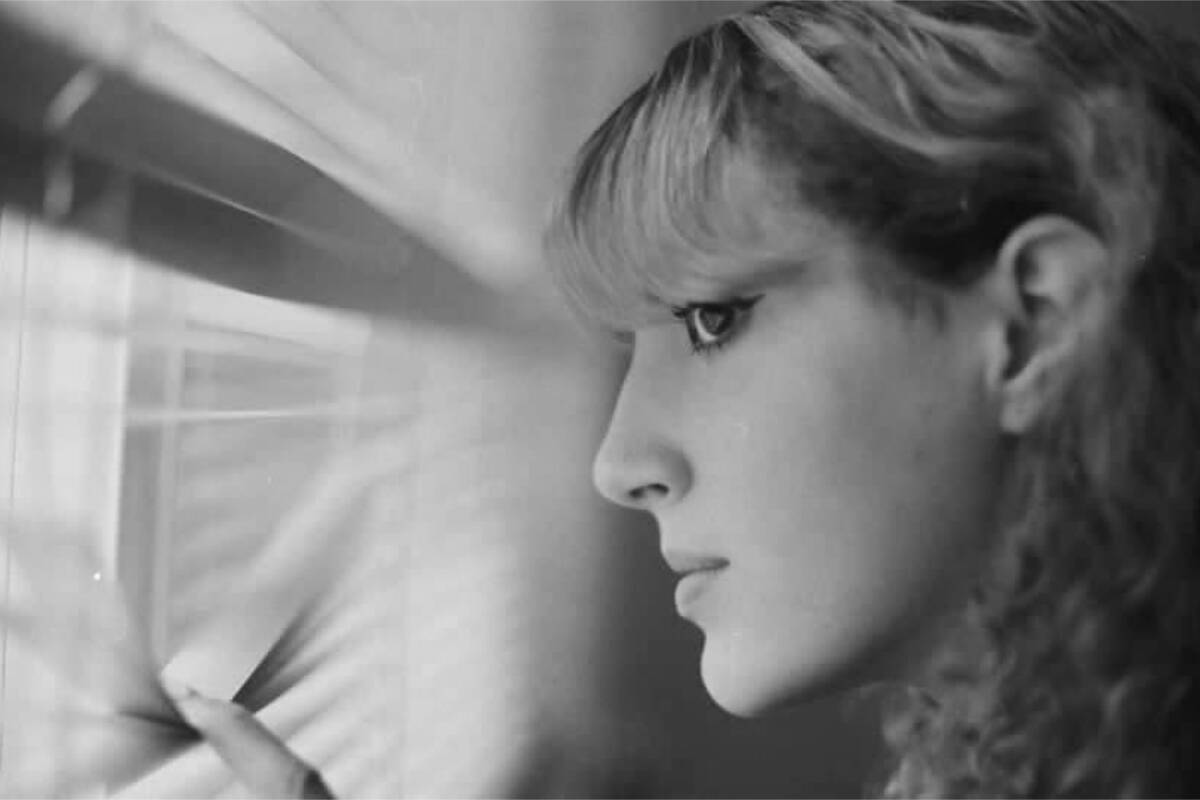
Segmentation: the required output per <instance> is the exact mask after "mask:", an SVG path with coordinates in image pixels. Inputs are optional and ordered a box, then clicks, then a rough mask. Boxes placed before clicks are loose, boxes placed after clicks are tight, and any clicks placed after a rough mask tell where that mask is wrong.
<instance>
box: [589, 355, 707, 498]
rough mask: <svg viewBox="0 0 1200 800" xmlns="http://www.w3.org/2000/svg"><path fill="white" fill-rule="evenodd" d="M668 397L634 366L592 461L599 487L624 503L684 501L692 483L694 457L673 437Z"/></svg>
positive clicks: (627, 376)
mask: <svg viewBox="0 0 1200 800" xmlns="http://www.w3.org/2000/svg"><path fill="white" fill-rule="evenodd" d="M664 400H665V398H661V397H657V396H656V394H655V392H654V391H653V390H652V387H651V386H648V385H647V382H645V381H639V380H637V379H636V378H635V376H634V373H633V372H632V371H631V372H630V373H629V374H627V375H626V377H625V383H624V384H623V385H622V388H621V394H620V396H619V397H618V399H617V404H616V407H615V409H614V410H613V415H612V419H611V420H610V421H609V426H608V432H607V434H606V435H605V437H604V441H603V442H602V443H601V445H600V449H599V450H598V451H597V453H596V458H595V461H594V462H593V463H592V481H593V483H595V485H596V489H597V490H598V491H599V492H600V494H601V495H603V496H604V497H605V498H607V499H608V500H610V501H612V502H613V503H616V504H618V505H622V506H625V507H627V508H632V509H636V510H640V511H656V510H659V509H661V508H663V507H665V506H668V505H670V504H672V503H675V502H678V501H679V499H680V498H682V497H683V496H684V495H685V494H686V493H687V492H688V490H689V489H690V488H691V481H692V472H691V466H690V462H689V461H688V458H687V456H686V454H685V452H684V450H683V448H682V447H681V446H680V445H679V444H678V443H677V442H676V441H674V440H673V439H672V436H671V435H670V431H669V428H668V426H667V425H665V422H666V421H667V419H669V418H670V415H669V409H668V408H667V405H666V403H665V402H663V401H664Z"/></svg>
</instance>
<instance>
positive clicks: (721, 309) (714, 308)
mask: <svg viewBox="0 0 1200 800" xmlns="http://www.w3.org/2000/svg"><path fill="white" fill-rule="evenodd" d="M761 299H762V295H759V296H758V297H738V298H734V299H732V300H724V301H722V302H716V303H687V304H685V305H682V306H672V307H671V316H673V317H675V319H677V320H679V322H680V323H681V324H682V325H683V328H684V330H685V331H687V335H688V341H689V342H690V343H691V345H692V352H693V353H696V354H698V355H706V354H708V353H712V352H714V351H716V350H719V349H721V348H722V347H724V346H725V345H727V344H729V342H730V341H731V340H732V339H733V337H734V336H735V335H736V334H737V332H738V331H739V330H741V328H742V326H743V325H744V324H745V317H746V314H747V312H749V311H750V309H751V308H753V307H754V304H755V303H757V302H758V301H759V300H761ZM704 312H717V313H727V314H730V315H731V318H730V320H729V327H728V329H727V331H726V332H725V333H723V334H721V333H718V334H708V335H710V336H715V337H717V338H715V339H714V341H711V342H706V341H703V339H702V338H701V336H700V333H699V331H698V328H697V324H696V315H697V314H700V313H704Z"/></svg>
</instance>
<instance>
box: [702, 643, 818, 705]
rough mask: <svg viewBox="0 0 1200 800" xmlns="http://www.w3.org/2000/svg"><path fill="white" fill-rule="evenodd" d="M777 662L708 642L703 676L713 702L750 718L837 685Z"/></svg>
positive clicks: (796, 703)
mask: <svg viewBox="0 0 1200 800" xmlns="http://www.w3.org/2000/svg"><path fill="white" fill-rule="evenodd" d="M781 666H783V665H781V664H779V663H778V662H775V663H767V664H763V663H755V660H754V659H752V658H749V657H748V654H746V653H745V652H738V651H737V648H736V647H735V648H731V649H724V650H722V649H718V648H715V647H711V646H710V645H709V643H708V642H706V643H705V647H704V653H703V655H702V656H701V659H700V677H701V680H702V681H703V682H704V688H705V689H706V690H707V691H708V695H709V697H711V698H712V700H713V702H714V703H716V704H717V705H718V706H720V707H721V709H722V710H724V711H725V712H727V713H729V714H732V715H733V716H735V717H741V718H743V719H751V718H754V717H762V716H766V715H769V714H774V713H777V712H780V711H786V710H787V709H789V708H794V707H796V706H798V705H803V704H804V703H805V702H807V701H809V700H813V699H816V698H818V697H822V696H824V695H826V694H828V693H830V692H831V691H837V687H836V686H835V685H832V684H831V683H830V682H829V681H827V680H822V678H821V676H820V675H818V674H812V675H806V674H803V672H802V671H797V670H791V671H786V672H785V670H782V669H780V667H781Z"/></svg>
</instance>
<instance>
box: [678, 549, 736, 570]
mask: <svg viewBox="0 0 1200 800" xmlns="http://www.w3.org/2000/svg"><path fill="white" fill-rule="evenodd" d="M663 558H664V559H666V562H667V566H669V567H670V568H671V571H672V572H674V573H675V574H676V575H688V574H690V573H693V572H708V571H713V570H718V569H724V568H725V567H727V566H729V560H728V559H725V558H718V557H717V556H710V555H704V554H701V553H689V552H686V551H683V550H668V551H666V552H665V553H663Z"/></svg>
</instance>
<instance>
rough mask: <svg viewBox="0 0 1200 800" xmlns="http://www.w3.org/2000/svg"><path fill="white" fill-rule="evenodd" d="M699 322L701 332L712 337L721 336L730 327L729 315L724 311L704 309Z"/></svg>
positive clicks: (701, 311) (701, 310)
mask: <svg viewBox="0 0 1200 800" xmlns="http://www.w3.org/2000/svg"><path fill="white" fill-rule="evenodd" d="M699 322H700V330H701V332H703V333H707V334H708V335H710V336H720V335H721V334H722V333H724V332H725V329H726V328H727V327H728V326H729V314H728V312H726V311H725V310H723V309H714V308H702V309H700V314H699Z"/></svg>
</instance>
